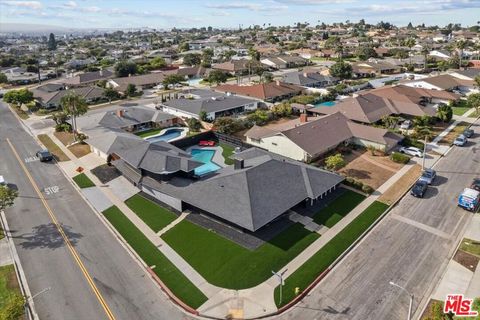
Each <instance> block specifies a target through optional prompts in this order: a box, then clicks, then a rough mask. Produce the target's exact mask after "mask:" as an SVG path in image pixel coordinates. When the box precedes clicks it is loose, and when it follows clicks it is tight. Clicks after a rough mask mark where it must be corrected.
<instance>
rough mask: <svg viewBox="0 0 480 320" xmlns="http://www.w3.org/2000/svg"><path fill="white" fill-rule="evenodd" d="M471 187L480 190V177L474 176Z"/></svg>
mask: <svg viewBox="0 0 480 320" xmlns="http://www.w3.org/2000/svg"><path fill="white" fill-rule="evenodd" d="M470 188H471V189H474V190H477V191H480V178H474V179H473V181H472V185H471V186H470Z"/></svg>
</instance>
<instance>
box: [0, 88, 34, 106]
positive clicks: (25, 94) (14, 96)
mask: <svg viewBox="0 0 480 320" xmlns="http://www.w3.org/2000/svg"><path fill="white" fill-rule="evenodd" d="M3 100H4V101H5V102H7V103H13V104H17V105H21V104H26V103H29V102H31V101H33V93H32V92H31V91H29V90H28V89H20V90H10V91H8V92H7V93H5V95H4V96H3Z"/></svg>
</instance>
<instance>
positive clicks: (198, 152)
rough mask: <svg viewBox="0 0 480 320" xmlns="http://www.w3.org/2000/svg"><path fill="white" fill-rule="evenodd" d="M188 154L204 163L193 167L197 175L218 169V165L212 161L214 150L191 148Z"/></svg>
mask: <svg viewBox="0 0 480 320" xmlns="http://www.w3.org/2000/svg"><path fill="white" fill-rule="evenodd" d="M190 154H191V155H192V159H193V160H196V161H198V162H203V163H204V165H202V166H200V167H198V168H195V170H194V171H195V174H196V175H197V176H203V175H205V174H207V173H210V172H214V171H217V170H218V169H220V166H219V165H217V164H215V163H214V162H212V158H213V155H214V154H215V150H205V149H192V151H191V152H190Z"/></svg>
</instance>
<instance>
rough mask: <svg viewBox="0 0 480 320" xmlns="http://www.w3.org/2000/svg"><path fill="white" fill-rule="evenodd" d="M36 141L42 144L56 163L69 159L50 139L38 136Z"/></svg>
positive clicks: (42, 135)
mask: <svg viewBox="0 0 480 320" xmlns="http://www.w3.org/2000/svg"><path fill="white" fill-rule="evenodd" d="M37 137H38V139H39V140H40V141H41V142H42V144H43V145H44V146H45V148H47V149H48V151H50V153H51V154H52V155H53V156H54V157H55V159H56V160H57V161H68V160H70V158H69V157H68V156H67V155H66V154H65V153H64V152H63V151H62V149H60V147H59V146H57V145H56V144H55V142H53V140H52V139H50V137H49V136H48V135H46V134H39V135H38V136H37Z"/></svg>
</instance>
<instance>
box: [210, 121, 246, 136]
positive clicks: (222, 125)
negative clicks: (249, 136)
mask: <svg viewBox="0 0 480 320" xmlns="http://www.w3.org/2000/svg"><path fill="white" fill-rule="evenodd" d="M213 126H214V128H215V130H216V131H218V132H219V133H224V134H232V133H235V132H237V131H240V130H242V129H243V125H242V122H241V121H240V120H235V119H233V118H230V117H219V118H216V119H215V121H214V122H213Z"/></svg>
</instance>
